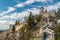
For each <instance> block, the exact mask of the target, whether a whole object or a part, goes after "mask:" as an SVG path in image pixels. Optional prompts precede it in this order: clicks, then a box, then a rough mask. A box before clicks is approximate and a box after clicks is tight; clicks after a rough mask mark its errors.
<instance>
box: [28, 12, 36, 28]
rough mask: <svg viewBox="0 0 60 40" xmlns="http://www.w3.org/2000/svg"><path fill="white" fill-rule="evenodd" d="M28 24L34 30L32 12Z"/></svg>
mask: <svg viewBox="0 0 60 40" xmlns="http://www.w3.org/2000/svg"><path fill="white" fill-rule="evenodd" d="M27 23H28V25H29V26H30V28H32V27H33V26H34V25H35V22H34V17H33V16H32V13H31V12H30V15H29V17H28V20H27Z"/></svg>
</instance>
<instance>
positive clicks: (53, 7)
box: [44, 2, 60, 11]
mask: <svg viewBox="0 0 60 40" xmlns="http://www.w3.org/2000/svg"><path fill="white" fill-rule="evenodd" d="M44 8H45V9H47V10H48V11H52V10H56V11H57V10H58V8H60V2H58V3H56V4H54V5H49V6H45V7H44Z"/></svg>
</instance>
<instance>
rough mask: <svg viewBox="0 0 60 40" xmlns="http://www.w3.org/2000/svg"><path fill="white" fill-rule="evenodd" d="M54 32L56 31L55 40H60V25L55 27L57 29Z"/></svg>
mask: <svg viewBox="0 0 60 40" xmlns="http://www.w3.org/2000/svg"><path fill="white" fill-rule="evenodd" d="M54 31H55V33H56V34H55V38H56V39H55V40H60V25H57V26H56V27H55V29H54Z"/></svg>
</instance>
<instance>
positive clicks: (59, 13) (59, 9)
mask: <svg viewBox="0 0 60 40" xmlns="http://www.w3.org/2000/svg"><path fill="white" fill-rule="evenodd" d="M56 15H57V18H60V8H58V11H57V12H56Z"/></svg>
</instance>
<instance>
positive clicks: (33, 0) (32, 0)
mask: <svg viewBox="0 0 60 40" xmlns="http://www.w3.org/2000/svg"><path fill="white" fill-rule="evenodd" d="M35 1H37V2H47V1H50V2H52V0H27V1H26V2H23V3H18V4H17V5H15V7H23V6H25V5H29V4H32V3H34V2H35Z"/></svg>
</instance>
